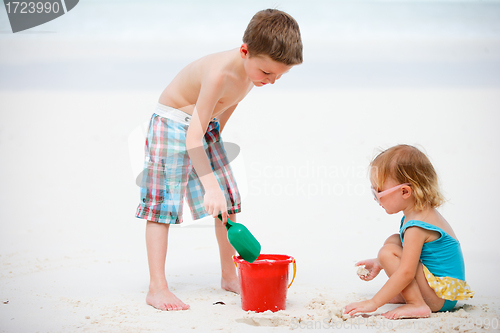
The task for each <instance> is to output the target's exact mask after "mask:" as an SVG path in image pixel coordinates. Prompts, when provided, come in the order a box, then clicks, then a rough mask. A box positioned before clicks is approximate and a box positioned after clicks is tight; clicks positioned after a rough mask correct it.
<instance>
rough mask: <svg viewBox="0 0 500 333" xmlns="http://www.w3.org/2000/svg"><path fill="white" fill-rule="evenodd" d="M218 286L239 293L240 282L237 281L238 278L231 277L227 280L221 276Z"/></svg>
mask: <svg viewBox="0 0 500 333" xmlns="http://www.w3.org/2000/svg"><path fill="white" fill-rule="evenodd" d="M220 286H221V287H222V289H224V290H227V291H231V292H233V293H236V294H239V293H240V282H239V281H238V278H233V279H229V280H226V279H224V278H222V279H221V280H220Z"/></svg>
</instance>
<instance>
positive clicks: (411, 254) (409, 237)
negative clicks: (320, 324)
mask: <svg viewBox="0 0 500 333" xmlns="http://www.w3.org/2000/svg"><path fill="white" fill-rule="evenodd" d="M427 237H428V234H427V233H426V232H425V230H424V229H422V228H418V227H410V228H408V229H406V231H405V236H404V247H403V252H402V256H401V258H398V257H397V256H396V255H395V256H394V265H395V266H396V267H397V268H396V270H395V271H394V272H393V273H392V275H391V276H390V278H389V280H388V281H387V282H386V283H385V284H384V286H383V287H382V288H381V289H380V290H379V292H378V293H376V294H375V296H373V298H372V299H370V300H367V301H363V302H356V303H351V304H349V305H347V306H346V307H345V310H344V313H346V314H349V315H354V314H356V313H364V312H372V311H375V310H377V309H378V308H379V307H381V306H382V305H384V304H386V303H387V302H389V301H390V300H391V299H392V298H393V297H394V296H396V295H398V294H399V293H400V292H401V291H402V290H403V289H405V288H406V287H407V286H408V285H409V284H410V283H411V282H412V281H413V279H415V275H416V273H417V267H418V263H419V259H420V253H421V251H422V246H423V244H424V242H425V240H426V239H427ZM386 272H387V268H386ZM387 273H388V274H390V272H387Z"/></svg>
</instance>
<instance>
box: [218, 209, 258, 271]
mask: <svg viewBox="0 0 500 333" xmlns="http://www.w3.org/2000/svg"><path fill="white" fill-rule="evenodd" d="M219 219H220V220H221V221H222V215H220V214H219ZM226 229H227V239H228V240H229V243H231V245H232V246H233V247H234V249H235V250H236V251H237V252H238V253H239V254H240V256H241V258H243V260H246V261H248V262H250V263H252V262H254V261H255V260H256V259H257V257H258V256H259V254H260V243H259V241H258V240H256V239H255V237H254V236H253V235H252V233H251V232H250V231H248V229H247V227H245V226H244V225H243V224H241V223H236V222H233V221H231V220H230V219H229V218H228V219H227V224H226Z"/></svg>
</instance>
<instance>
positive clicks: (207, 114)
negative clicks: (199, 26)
mask: <svg viewBox="0 0 500 333" xmlns="http://www.w3.org/2000/svg"><path fill="white" fill-rule="evenodd" d="M300 63H302V41H301V37H300V31H299V26H298V24H297V22H296V21H295V20H294V19H293V18H292V17H291V16H290V15H288V14H286V13H284V12H282V11H279V10H276V9H266V10H263V11H260V12H258V13H257V14H255V16H254V17H253V18H252V20H251V21H250V23H249V24H248V27H247V29H246V31H245V34H244V36H243V44H242V45H241V46H240V48H239V49H234V50H230V51H225V52H221V53H216V54H211V55H208V56H205V57H203V58H201V59H199V60H197V61H194V62H193V63H191V64H189V65H187V66H186V67H185V68H184V69H182V70H181V71H180V72H179V74H178V75H177V76H176V77H175V78H174V79H173V81H172V82H171V83H170V84H169V85H168V86H167V88H165V90H164V91H163V93H162V94H161V96H160V99H159V101H158V102H159V103H158V106H157V108H156V110H155V113H154V114H153V116H152V118H151V122H150V127H149V133H148V137H147V140H146V163H145V169H144V173H143V180H142V184H141V203H140V205H139V207H138V208H137V213H136V217H138V218H143V219H147V220H148V221H147V224H146V247H147V253H148V264H149V272H150V285H149V292H148V295H147V297H146V302H147V303H148V304H149V305H151V306H153V307H155V308H157V309H161V310H186V309H188V308H189V305H187V304H185V303H184V302H182V301H181V300H180V299H178V298H177V297H176V296H175V295H174V294H172V293H171V292H170V290H169V288H168V284H167V281H166V278H165V259H166V252H167V244H168V241H167V240H168V229H169V224H178V223H181V222H182V207H183V198H184V195H186V197H187V200H188V204H189V207H190V209H191V212H192V214H193V218H194V219H199V218H202V217H205V216H208V215H211V216H213V217H215V226H216V228H215V233H216V238H217V242H218V244H219V253H220V260H221V270H222V279H221V287H222V288H223V289H225V290H228V291H232V292H235V293H239V290H240V288H239V283H238V279H237V275H236V269H235V267H234V264H233V261H232V256H233V255H234V254H235V250H234V249H233V247H232V246H231V244H229V242H228V240H227V231H226V228H225V227H224V225H225V224H226V221H227V217H228V216H229V217H230V219H231V220H232V221H235V220H236V219H235V214H236V213H238V212H240V210H241V203H240V196H239V193H238V189H237V187H236V182H235V180H234V178H233V175H232V172H231V168H230V166H229V162H228V160H227V157H226V153H225V151H224V148H223V145H222V141H221V140H220V132H221V131H222V130H223V129H224V126H225V125H226V123H227V121H228V119H229V117H230V116H231V114H232V113H233V111H234V110H235V108H236V106H237V105H238V103H239V102H240V101H241V100H242V99H243V98H244V97H245V96H246V95H247V94H248V92H249V91H250V90H251V89H252V88H253V86H257V87H261V86H264V85H266V84H268V83H271V84H274V82H275V80H277V79H279V78H280V77H281V75H283V74H284V73H286V72H288V71H289V70H290V69H291V68H292V67H293V66H294V65H298V64H300ZM219 213H220V214H221V215H222V218H223V221H222V222H221V221H220V220H219V219H218V218H217V216H218V214H219Z"/></svg>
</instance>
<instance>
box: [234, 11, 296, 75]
mask: <svg viewBox="0 0 500 333" xmlns="http://www.w3.org/2000/svg"><path fill="white" fill-rule="evenodd" d="M243 43H245V44H247V46H248V51H249V53H250V56H252V57H255V56H258V55H267V56H269V57H270V58H271V59H272V60H274V61H277V62H280V63H283V64H285V65H298V64H301V63H302V40H301V38H300V30H299V25H298V24H297V22H296V21H295V20H294V18H293V17H291V16H290V15H288V14H287V13H285V12H282V11H281V10H278V9H264V10H261V11H260V12H258V13H257V14H255V15H254V16H253V17H252V19H251V20H250V23H249V24H248V26H247V29H246V30H245V34H244V35H243Z"/></svg>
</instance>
